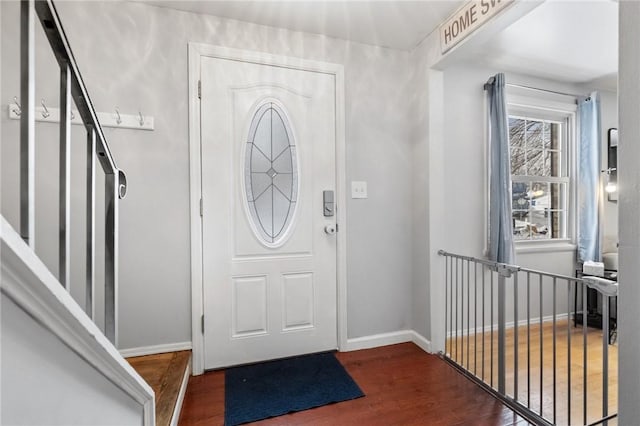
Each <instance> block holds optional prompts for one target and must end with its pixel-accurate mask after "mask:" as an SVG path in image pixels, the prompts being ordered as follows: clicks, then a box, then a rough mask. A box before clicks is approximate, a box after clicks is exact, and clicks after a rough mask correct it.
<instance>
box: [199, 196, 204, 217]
mask: <svg viewBox="0 0 640 426" xmlns="http://www.w3.org/2000/svg"><path fill="white" fill-rule="evenodd" d="M203 216H204V205H203V202H202V198H200V217H203Z"/></svg>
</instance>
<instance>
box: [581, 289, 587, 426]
mask: <svg viewBox="0 0 640 426" xmlns="http://www.w3.org/2000/svg"><path fill="white" fill-rule="evenodd" d="M582 347H583V349H582V351H583V352H582V401H583V402H582V417H583V424H585V425H586V424H587V423H588V419H587V288H586V286H585V285H584V284H582Z"/></svg>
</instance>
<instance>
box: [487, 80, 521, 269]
mask: <svg viewBox="0 0 640 426" xmlns="http://www.w3.org/2000/svg"><path fill="white" fill-rule="evenodd" d="M485 88H486V90H487V95H488V101H489V147H490V148H489V151H490V177H489V259H490V260H493V261H496V262H502V263H510V264H513V263H514V262H515V255H514V249H513V222H512V215H511V156H510V153H509V128H508V126H507V104H506V101H505V94H504V91H505V79H504V74H502V73H500V74H496V75H495V77H492V78H490V79H489V81H488V82H487V84H486V85H485Z"/></svg>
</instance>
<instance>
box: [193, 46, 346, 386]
mask: <svg viewBox="0 0 640 426" xmlns="http://www.w3.org/2000/svg"><path fill="white" fill-rule="evenodd" d="M203 56H206V57H211V58H221V59H231V60H236V61H243V62H251V63H257V64H264V65H272V66H280V67H285V68H292V69H297V70H302V71H313V72H320V73H325V74H332V75H334V76H335V83H336V93H335V99H336V106H335V111H336V200H337V202H338V203H337V209H336V223H338V224H339V229H340V232H338V234H337V259H336V261H337V274H336V275H337V276H336V281H337V297H338V300H337V308H338V309H337V311H338V318H337V320H338V330H337V332H338V349H343V348H345V347H346V345H347V254H346V253H347V238H346V236H347V234H346V218H347V214H346V206H347V202H346V201H347V194H346V187H347V184H346V162H345V158H346V155H345V118H344V66H342V65H340V64H331V63H326V62H318V61H311V60H306V59H299V58H291V57H285V56H276V55H271V54H268V53H262V52H252V51H245V50H239V49H232V48H227V47H220V46H213V45H208V44H202V43H193V42H192V43H189V53H188V62H189V166H190V167H189V198H190V201H189V204H190V218H191V225H190V228H191V338H192V341H193V342H192V344H193V374H194V375H197V374H202V373H203V372H204V335H203V333H202V322H201V321H202V315H203V314H204V309H203V283H202V278H203V277H202V265H203V263H202V262H203V258H202V217H201V216H200V197H201V196H202V181H201V177H202V170H201V166H202V163H201V155H200V99H199V98H198V81H199V80H200V58H201V57H203ZM204 207H205V208H206V206H204Z"/></svg>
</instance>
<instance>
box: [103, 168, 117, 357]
mask: <svg viewBox="0 0 640 426" xmlns="http://www.w3.org/2000/svg"><path fill="white" fill-rule="evenodd" d="M118 177H119V176H118V173H117V172H116V173H113V174H106V175H105V203H104V204H105V209H106V223H105V237H104V239H105V250H104V254H105V262H104V263H105V280H104V281H105V283H104V308H105V319H104V328H105V330H104V334H105V335H106V336H107V338H108V339H109V340H110V341H111V342H112V343H113V344H114V345H115V346H116V347H117V346H118V345H117V342H118V315H117V311H118V309H117V308H118V306H117V304H118V188H119V183H118Z"/></svg>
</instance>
